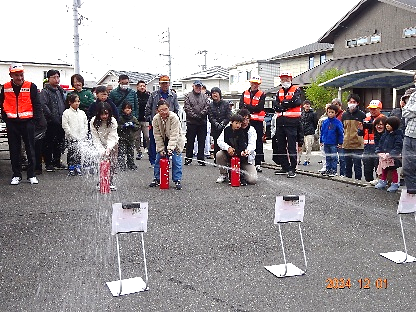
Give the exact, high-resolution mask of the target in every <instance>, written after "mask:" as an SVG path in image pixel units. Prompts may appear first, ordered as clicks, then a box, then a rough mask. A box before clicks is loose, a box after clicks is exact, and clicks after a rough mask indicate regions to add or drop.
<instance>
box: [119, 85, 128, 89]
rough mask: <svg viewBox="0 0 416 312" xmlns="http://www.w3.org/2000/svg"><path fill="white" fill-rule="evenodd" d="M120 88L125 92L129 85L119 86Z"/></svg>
mask: <svg viewBox="0 0 416 312" xmlns="http://www.w3.org/2000/svg"><path fill="white" fill-rule="evenodd" d="M120 88H121V89H123V90H127V89H128V88H129V85H120Z"/></svg>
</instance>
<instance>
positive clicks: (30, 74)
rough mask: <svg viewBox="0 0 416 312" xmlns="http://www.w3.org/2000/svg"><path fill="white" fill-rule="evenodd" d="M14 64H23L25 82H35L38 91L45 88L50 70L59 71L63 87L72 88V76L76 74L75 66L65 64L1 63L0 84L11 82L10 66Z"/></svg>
mask: <svg viewBox="0 0 416 312" xmlns="http://www.w3.org/2000/svg"><path fill="white" fill-rule="evenodd" d="M12 63H19V64H22V65H23V67H24V69H25V80H28V81H30V82H33V83H34V84H35V85H36V86H37V87H38V89H42V88H43V80H44V79H45V78H46V73H47V72H48V70H50V69H56V70H59V72H60V75H61V82H60V83H61V85H62V86H65V87H69V86H71V76H72V75H73V74H74V66H72V65H69V64H65V63H36V62H19V61H0V84H4V83H5V82H7V81H10V76H9V66H10V64H12Z"/></svg>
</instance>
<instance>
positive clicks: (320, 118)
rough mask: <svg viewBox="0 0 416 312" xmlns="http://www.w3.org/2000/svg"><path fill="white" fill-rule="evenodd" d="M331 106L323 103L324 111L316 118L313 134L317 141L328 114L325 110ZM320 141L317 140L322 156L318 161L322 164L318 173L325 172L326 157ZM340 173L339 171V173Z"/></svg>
mask: <svg viewBox="0 0 416 312" xmlns="http://www.w3.org/2000/svg"><path fill="white" fill-rule="evenodd" d="M329 106H331V103H327V104H325V113H323V114H322V115H321V117H319V119H318V126H317V127H316V131H315V135H316V137H317V138H318V141H319V140H320V137H321V129H322V123H323V122H324V121H325V120H326V119H328V115H327V114H326V110H327V108H328V107H329ZM320 143H321V142H320V141H319V151H320V153H321V156H322V160H320V161H319V162H318V163H320V164H322V168H321V169H319V170H318V172H319V173H321V174H325V173H326V158H325V151H324V146H323V145H322V144H320ZM340 175H341V173H340Z"/></svg>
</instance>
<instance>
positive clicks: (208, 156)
mask: <svg viewBox="0 0 416 312" xmlns="http://www.w3.org/2000/svg"><path fill="white" fill-rule="evenodd" d="M205 159H214V157H212V156H211V155H207V156H205Z"/></svg>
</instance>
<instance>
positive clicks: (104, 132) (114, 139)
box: [90, 102, 118, 191]
mask: <svg viewBox="0 0 416 312" xmlns="http://www.w3.org/2000/svg"><path fill="white" fill-rule="evenodd" d="M90 129H91V136H92V142H93V144H94V146H95V147H96V149H97V151H98V153H99V155H100V158H101V159H109V160H110V189H111V190H113V191H115V190H116V189H117V188H116V186H115V185H114V182H113V176H114V171H115V164H116V161H117V144H118V134H117V121H116V119H115V118H114V117H113V113H112V110H111V106H110V104H108V103H107V102H104V103H99V104H98V107H97V113H96V115H95V116H94V117H92V119H91V121H90Z"/></svg>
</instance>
